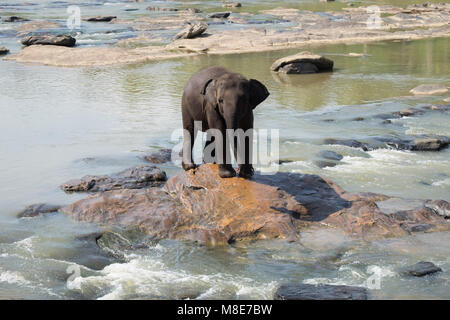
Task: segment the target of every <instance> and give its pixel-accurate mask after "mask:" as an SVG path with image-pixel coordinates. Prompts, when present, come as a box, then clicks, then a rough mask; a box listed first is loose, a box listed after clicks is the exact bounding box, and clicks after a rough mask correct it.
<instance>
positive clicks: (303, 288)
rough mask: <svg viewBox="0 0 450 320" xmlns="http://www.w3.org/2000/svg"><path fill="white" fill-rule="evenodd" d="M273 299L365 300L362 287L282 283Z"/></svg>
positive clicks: (364, 292) (365, 295)
mask: <svg viewBox="0 0 450 320" xmlns="http://www.w3.org/2000/svg"><path fill="white" fill-rule="evenodd" d="M274 298H275V300H367V290H366V289H365V288H362V287H354V286H339V285H329V284H318V285H314V284H304V283H299V284H284V285H282V286H281V287H280V288H278V290H277V291H276V292H275V297H274Z"/></svg>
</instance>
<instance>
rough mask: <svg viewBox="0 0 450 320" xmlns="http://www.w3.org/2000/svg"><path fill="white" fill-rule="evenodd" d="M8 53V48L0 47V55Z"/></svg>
mask: <svg viewBox="0 0 450 320" xmlns="http://www.w3.org/2000/svg"><path fill="white" fill-rule="evenodd" d="M8 53H9V49H7V48H5V47H0V56H4V55H5V54H8Z"/></svg>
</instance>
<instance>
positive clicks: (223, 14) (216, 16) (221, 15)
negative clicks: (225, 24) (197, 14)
mask: <svg viewBox="0 0 450 320" xmlns="http://www.w3.org/2000/svg"><path fill="white" fill-rule="evenodd" d="M230 14H231V12H216V13H213V14H210V15H209V16H208V18H212V19H225V18H228V17H229V16H230Z"/></svg>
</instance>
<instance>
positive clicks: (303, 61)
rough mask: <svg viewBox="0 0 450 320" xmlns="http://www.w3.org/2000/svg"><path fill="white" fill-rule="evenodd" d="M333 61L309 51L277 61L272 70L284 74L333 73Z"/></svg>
mask: <svg viewBox="0 0 450 320" xmlns="http://www.w3.org/2000/svg"><path fill="white" fill-rule="evenodd" d="M333 64H334V63H333V61H331V60H330V59H327V58H325V57H322V56H320V55H317V54H312V53H310V52H308V51H303V52H300V53H298V54H294V55H292V56H287V57H284V58H280V59H278V60H277V61H275V62H274V63H273V64H272V66H271V67H270V70H272V71H278V72H283V73H288V74H291V73H317V72H329V71H333Z"/></svg>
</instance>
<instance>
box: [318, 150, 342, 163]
mask: <svg viewBox="0 0 450 320" xmlns="http://www.w3.org/2000/svg"><path fill="white" fill-rule="evenodd" d="M317 155H318V156H319V157H321V158H324V159H329V160H336V161H339V160H342V158H343V156H342V155H341V154H339V153H337V152H334V151H330V150H322V151H320V152H318V153H317Z"/></svg>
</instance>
